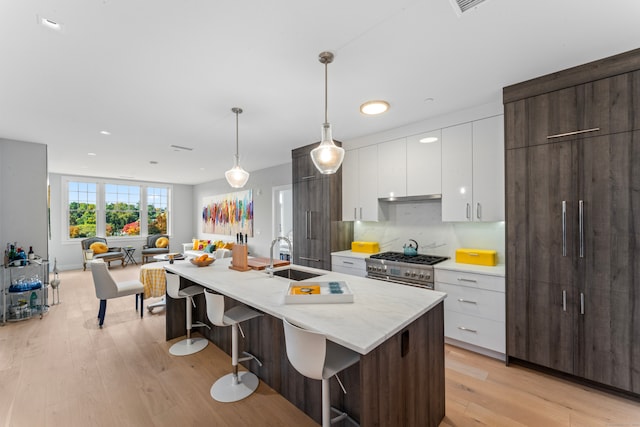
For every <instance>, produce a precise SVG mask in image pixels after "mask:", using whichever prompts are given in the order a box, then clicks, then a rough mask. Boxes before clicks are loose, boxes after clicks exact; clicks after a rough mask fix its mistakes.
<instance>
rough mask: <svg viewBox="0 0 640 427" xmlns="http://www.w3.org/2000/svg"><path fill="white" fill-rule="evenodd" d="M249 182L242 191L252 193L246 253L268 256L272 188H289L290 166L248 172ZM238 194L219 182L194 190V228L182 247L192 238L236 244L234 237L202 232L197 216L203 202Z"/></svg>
mask: <svg viewBox="0 0 640 427" xmlns="http://www.w3.org/2000/svg"><path fill="white" fill-rule="evenodd" d="M249 172H250V174H251V175H250V176H249V181H248V182H247V185H245V187H244V188H243V189H240V190H239V191H244V190H249V189H251V190H253V231H254V236H253V237H250V238H249V253H250V254H251V255H252V256H261V257H268V256H269V248H270V245H271V240H272V239H273V235H272V234H273V232H272V230H273V208H272V201H271V199H272V188H273V187H277V186H280V185H286V184H291V162H289V163H287V164H283V165H279V166H274V167H271V168H267V169H261V170H258V171H249ZM234 191H237V190H236V189H234V188H231V187H230V186H229V184H228V183H227V181H226V180H224V179H220V180H216V181H211V182H207V183H204V184H199V185H196V186H194V192H193V206H192V209H193V212H194V215H193V217H194V221H195V224H194V228H193V235H192V236H189V238H188V239H186V240H185V241H184V243H187V242H190V241H191V239H192V238H197V239H208V240H223V241H226V242H233V241H235V235H234V236H224V235H215V234H206V233H203V232H202V226H201V222H200V212H201V211H202V207H203V198H205V197H210V196H216V195H219V194H226V193H232V192H234Z"/></svg>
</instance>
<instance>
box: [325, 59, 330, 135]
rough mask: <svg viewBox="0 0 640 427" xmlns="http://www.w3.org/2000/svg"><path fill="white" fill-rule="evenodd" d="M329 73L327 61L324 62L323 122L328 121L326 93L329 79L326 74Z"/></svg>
mask: <svg viewBox="0 0 640 427" xmlns="http://www.w3.org/2000/svg"><path fill="white" fill-rule="evenodd" d="M328 75H329V63H328V62H325V63H324V122H325V123H329V113H328V112H327V111H328V110H329V109H328V104H329V101H328V99H329V96H328V95H327V93H328V92H329V89H328V86H329V83H328V81H329V79H328V77H327V76H328Z"/></svg>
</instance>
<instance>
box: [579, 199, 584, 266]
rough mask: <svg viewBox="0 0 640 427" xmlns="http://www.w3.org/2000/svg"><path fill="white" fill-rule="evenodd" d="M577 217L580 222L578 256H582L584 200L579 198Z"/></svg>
mask: <svg viewBox="0 0 640 427" xmlns="http://www.w3.org/2000/svg"><path fill="white" fill-rule="evenodd" d="M578 206H579V207H578V210H579V218H578V221H579V222H580V258H584V202H583V201H582V200H580V201H579V202H578Z"/></svg>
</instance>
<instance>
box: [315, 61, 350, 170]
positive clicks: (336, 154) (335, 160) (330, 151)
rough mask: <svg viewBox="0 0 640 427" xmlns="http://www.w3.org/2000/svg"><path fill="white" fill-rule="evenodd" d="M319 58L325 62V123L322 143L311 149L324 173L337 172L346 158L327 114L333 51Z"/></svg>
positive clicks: (317, 164) (317, 165)
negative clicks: (328, 77)
mask: <svg viewBox="0 0 640 427" xmlns="http://www.w3.org/2000/svg"><path fill="white" fill-rule="evenodd" d="M319 60H320V62H321V63H322V64H324V123H323V124H322V139H321V141H320V145H318V146H317V147H316V148H314V149H313V150H311V159H312V160H313V164H314V165H316V168H317V169H318V170H319V171H320V173H322V174H332V173H336V172H337V171H338V169H339V168H340V165H341V164H342V160H343V159H344V149H343V148H342V147H338V146H337V145H336V144H335V142H333V138H332V137H331V124H330V123H329V119H328V114H327V86H328V84H327V68H328V67H327V65H328V64H330V63H332V62H333V53H331V52H322V53H321V54H320V56H319Z"/></svg>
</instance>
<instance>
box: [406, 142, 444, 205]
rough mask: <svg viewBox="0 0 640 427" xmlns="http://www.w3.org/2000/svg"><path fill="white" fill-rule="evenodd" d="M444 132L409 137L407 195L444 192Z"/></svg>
mask: <svg viewBox="0 0 640 427" xmlns="http://www.w3.org/2000/svg"><path fill="white" fill-rule="evenodd" d="M441 148H442V132H441V130H440V129H438V130H436V131H433V132H428V133H423V134H420V135H414V136H410V137H408V138H407V196H410V197H411V196H424V195H432V194H441V193H442V176H441V174H442V158H441V155H442V152H441Z"/></svg>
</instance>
